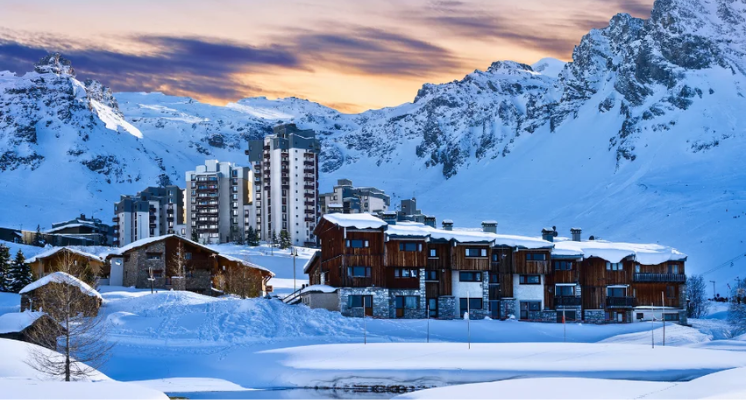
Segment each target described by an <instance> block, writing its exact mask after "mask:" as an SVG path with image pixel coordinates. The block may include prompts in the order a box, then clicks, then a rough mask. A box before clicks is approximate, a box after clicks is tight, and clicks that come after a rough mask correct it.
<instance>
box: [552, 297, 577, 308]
mask: <svg viewBox="0 0 746 400" xmlns="http://www.w3.org/2000/svg"><path fill="white" fill-rule="evenodd" d="M580 304H581V298H580V296H557V297H555V298H554V306H555V307H577V306H579V305H580Z"/></svg>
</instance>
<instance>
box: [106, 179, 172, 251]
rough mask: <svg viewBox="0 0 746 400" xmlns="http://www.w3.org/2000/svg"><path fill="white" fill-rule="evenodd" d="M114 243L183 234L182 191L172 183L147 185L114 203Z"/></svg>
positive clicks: (121, 243)
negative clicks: (163, 185)
mask: <svg viewBox="0 0 746 400" xmlns="http://www.w3.org/2000/svg"><path fill="white" fill-rule="evenodd" d="M112 220H113V221H114V224H115V225H114V244H115V245H117V246H126V245H128V244H130V243H132V242H135V241H138V240H140V239H145V238H149V237H155V236H161V235H167V234H171V233H176V234H182V232H180V231H179V229H178V226H179V225H181V224H184V192H183V190H182V189H181V188H180V187H178V186H175V185H170V186H166V187H148V188H147V189H145V190H143V191H141V192H138V193H137V194H136V195H135V196H130V195H123V196H121V199H120V200H119V202H117V203H116V204H114V218H113V219H112Z"/></svg>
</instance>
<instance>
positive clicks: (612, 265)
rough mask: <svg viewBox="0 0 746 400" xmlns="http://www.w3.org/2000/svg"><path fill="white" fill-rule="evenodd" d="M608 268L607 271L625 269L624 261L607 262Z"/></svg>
mask: <svg viewBox="0 0 746 400" xmlns="http://www.w3.org/2000/svg"><path fill="white" fill-rule="evenodd" d="M606 270H607V271H624V267H623V265H622V263H620V262H618V263H612V262H608V261H607V262H606Z"/></svg>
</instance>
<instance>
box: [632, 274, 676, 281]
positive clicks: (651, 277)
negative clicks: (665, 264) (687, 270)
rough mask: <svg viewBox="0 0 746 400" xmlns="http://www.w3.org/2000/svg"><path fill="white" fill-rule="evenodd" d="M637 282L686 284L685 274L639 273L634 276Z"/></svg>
mask: <svg viewBox="0 0 746 400" xmlns="http://www.w3.org/2000/svg"><path fill="white" fill-rule="evenodd" d="M634 281H635V282H674V283H684V282H686V275H685V274H645V273H639V274H635V275H634Z"/></svg>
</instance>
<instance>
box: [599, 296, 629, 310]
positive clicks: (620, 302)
mask: <svg viewBox="0 0 746 400" xmlns="http://www.w3.org/2000/svg"><path fill="white" fill-rule="evenodd" d="M634 306H635V298H634V297H607V298H606V307H608V308H629V307H634Z"/></svg>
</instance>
